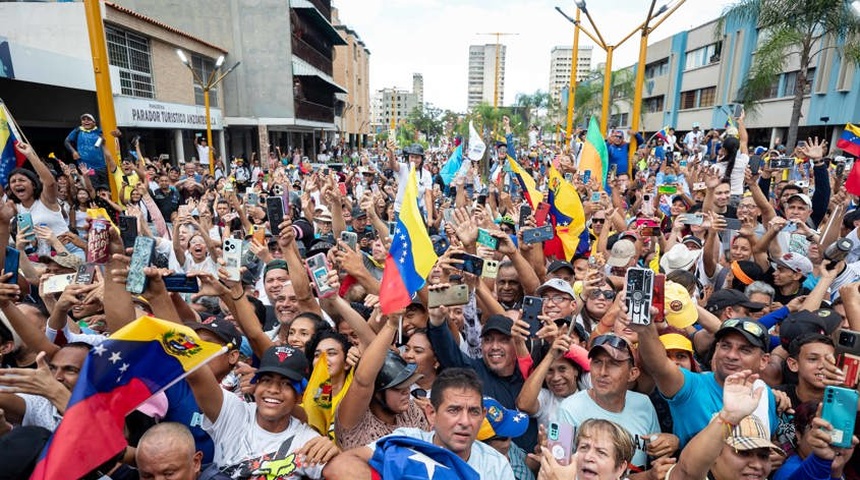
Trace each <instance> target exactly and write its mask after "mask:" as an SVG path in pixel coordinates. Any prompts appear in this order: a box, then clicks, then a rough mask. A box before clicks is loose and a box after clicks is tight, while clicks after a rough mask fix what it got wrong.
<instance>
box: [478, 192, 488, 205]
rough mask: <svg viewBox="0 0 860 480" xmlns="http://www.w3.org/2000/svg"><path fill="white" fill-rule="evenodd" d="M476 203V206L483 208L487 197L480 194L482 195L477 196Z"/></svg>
mask: <svg viewBox="0 0 860 480" xmlns="http://www.w3.org/2000/svg"><path fill="white" fill-rule="evenodd" d="M477 201H478V205H480V206H482V207H483V206H484V205H486V204H487V196H486V195H485V194H483V193H482V194H480V195H478V200H477Z"/></svg>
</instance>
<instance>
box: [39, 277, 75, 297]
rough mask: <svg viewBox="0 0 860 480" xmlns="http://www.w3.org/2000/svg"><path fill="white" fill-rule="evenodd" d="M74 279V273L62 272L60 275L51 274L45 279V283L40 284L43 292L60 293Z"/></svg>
mask: <svg viewBox="0 0 860 480" xmlns="http://www.w3.org/2000/svg"><path fill="white" fill-rule="evenodd" d="M74 281H75V274H74V273H62V274H60V275H51V276H50V277H48V278H47V279H45V283H43V284H42V291H43V292H45V293H61V292H62V291H63V290H65V289H66V287H68V286H69V285H71V284H72V282H74Z"/></svg>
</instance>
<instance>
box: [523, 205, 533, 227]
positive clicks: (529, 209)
mask: <svg viewBox="0 0 860 480" xmlns="http://www.w3.org/2000/svg"><path fill="white" fill-rule="evenodd" d="M531 214H532V207H531V206H530V205H528V204H524V205H520V227H524V226H525V225H526V220H527V219H528V217H529V215H531Z"/></svg>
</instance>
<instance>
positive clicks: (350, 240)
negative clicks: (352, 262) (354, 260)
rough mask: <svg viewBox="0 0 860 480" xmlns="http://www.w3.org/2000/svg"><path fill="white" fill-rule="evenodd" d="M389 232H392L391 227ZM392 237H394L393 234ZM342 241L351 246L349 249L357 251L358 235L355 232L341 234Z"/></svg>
mask: <svg viewBox="0 0 860 480" xmlns="http://www.w3.org/2000/svg"><path fill="white" fill-rule="evenodd" d="M388 230H389V231H390V230H391V227H390V226H389V227H388ZM392 235H394V234H393V233H392ZM340 239H341V240H343V241H344V242H346V244H347V245H349V248H351V249H353V250H355V249H356V247H357V246H358V234H357V233H355V232H340Z"/></svg>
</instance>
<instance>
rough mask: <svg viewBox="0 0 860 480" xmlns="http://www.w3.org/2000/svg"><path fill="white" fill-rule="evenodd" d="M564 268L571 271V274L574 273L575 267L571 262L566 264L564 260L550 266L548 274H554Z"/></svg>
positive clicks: (554, 262)
mask: <svg viewBox="0 0 860 480" xmlns="http://www.w3.org/2000/svg"><path fill="white" fill-rule="evenodd" d="M562 268H566V269H568V270H570V272H571V273H573V271H574V270H573V265H571V264H570V262H565V261H564V260H555V261H553V262H552V263H550V264H549V267H547V269H546V271H547V273H554V272H557V271H559V270H561V269H562Z"/></svg>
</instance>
